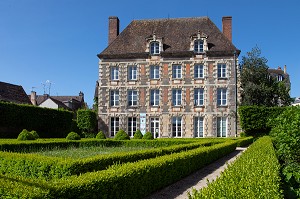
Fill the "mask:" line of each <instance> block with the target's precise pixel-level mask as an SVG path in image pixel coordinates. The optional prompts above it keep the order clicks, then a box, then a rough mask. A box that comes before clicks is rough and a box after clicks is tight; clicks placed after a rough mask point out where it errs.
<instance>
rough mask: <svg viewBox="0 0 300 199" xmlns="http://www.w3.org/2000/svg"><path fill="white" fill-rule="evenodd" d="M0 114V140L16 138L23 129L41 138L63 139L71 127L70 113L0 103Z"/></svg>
mask: <svg viewBox="0 0 300 199" xmlns="http://www.w3.org/2000/svg"><path fill="white" fill-rule="evenodd" d="M0 113H1V114H0V137H1V138H17V137H18V134H19V133H20V132H21V131H22V130H23V129H27V130H29V131H31V130H35V131H37V132H39V135H40V137H43V138H53V137H60V138H65V137H66V136H67V134H68V133H69V132H70V131H71V127H72V118H73V113H72V112H70V111H64V110H56V109H48V108H41V107H36V106H31V105H23V104H22V105H20V104H13V103H5V102H0Z"/></svg>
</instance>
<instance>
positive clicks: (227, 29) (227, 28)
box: [222, 16, 232, 41]
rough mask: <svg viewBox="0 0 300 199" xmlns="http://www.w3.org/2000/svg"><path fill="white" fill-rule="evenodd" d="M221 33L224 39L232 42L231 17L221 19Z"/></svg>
mask: <svg viewBox="0 0 300 199" xmlns="http://www.w3.org/2000/svg"><path fill="white" fill-rule="evenodd" d="M222 31H223V34H224V35H225V37H227V39H229V41H232V17H231V16H225V17H223V18H222Z"/></svg>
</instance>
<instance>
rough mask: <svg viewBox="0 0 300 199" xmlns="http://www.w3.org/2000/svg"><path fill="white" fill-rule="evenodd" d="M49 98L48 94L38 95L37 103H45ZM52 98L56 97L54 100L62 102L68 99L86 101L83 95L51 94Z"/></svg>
mask: <svg viewBox="0 0 300 199" xmlns="http://www.w3.org/2000/svg"><path fill="white" fill-rule="evenodd" d="M29 97H30V95H29ZM48 98H49V96H48V95H37V96H36V103H37V105H40V104H41V103H43V102H44V101H45V100H46V99H48ZM50 98H51V99H54V100H57V101H60V102H67V101H71V100H76V101H78V102H82V103H84V99H83V96H50Z"/></svg>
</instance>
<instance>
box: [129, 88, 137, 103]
mask: <svg viewBox="0 0 300 199" xmlns="http://www.w3.org/2000/svg"><path fill="white" fill-rule="evenodd" d="M127 92H128V106H136V105H137V90H128V91H127Z"/></svg>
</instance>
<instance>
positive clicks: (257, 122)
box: [238, 106, 285, 136]
mask: <svg viewBox="0 0 300 199" xmlns="http://www.w3.org/2000/svg"><path fill="white" fill-rule="evenodd" d="M284 110H285V107H264V106H240V107H239V109H238V114H239V117H240V123H241V127H242V129H243V131H244V132H245V133H246V135H248V136H262V135H265V134H269V132H270V130H271V128H272V126H273V124H272V120H273V119H274V118H276V117H277V116H278V115H280V114H281V113H282V112H283V111H284Z"/></svg>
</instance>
